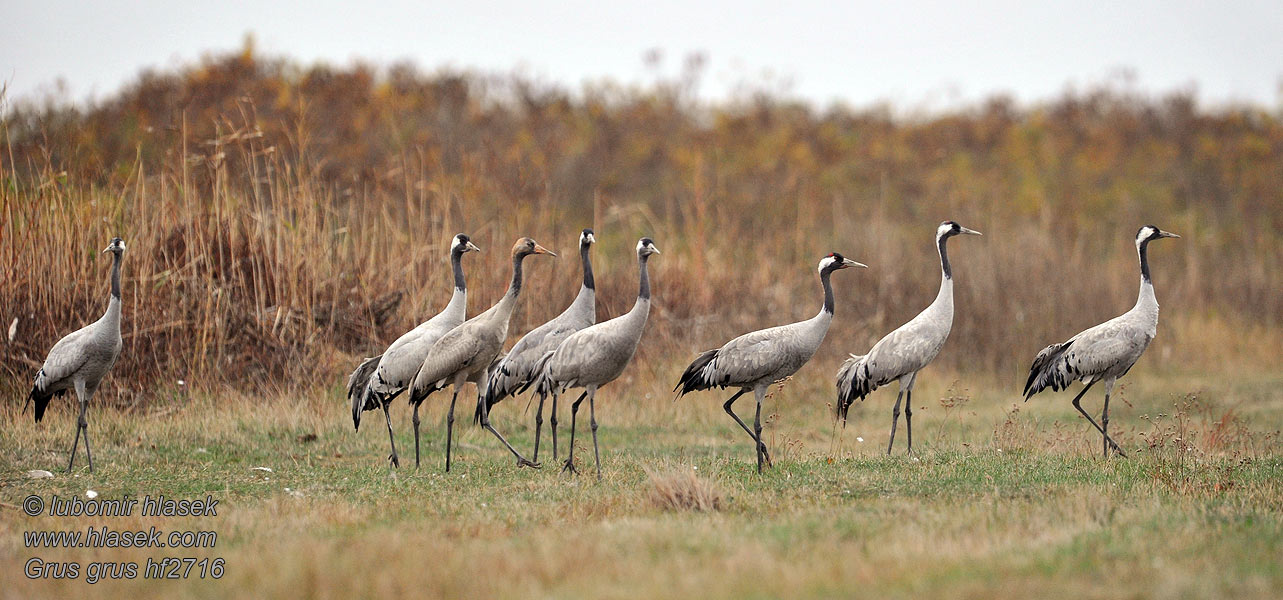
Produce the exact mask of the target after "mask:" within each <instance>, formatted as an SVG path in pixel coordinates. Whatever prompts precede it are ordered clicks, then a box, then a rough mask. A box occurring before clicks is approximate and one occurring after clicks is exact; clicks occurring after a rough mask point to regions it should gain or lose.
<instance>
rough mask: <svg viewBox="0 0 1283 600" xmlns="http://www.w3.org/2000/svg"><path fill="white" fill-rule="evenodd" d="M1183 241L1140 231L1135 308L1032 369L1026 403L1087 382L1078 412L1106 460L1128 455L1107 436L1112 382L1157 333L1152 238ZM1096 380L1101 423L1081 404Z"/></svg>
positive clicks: (1048, 352)
mask: <svg viewBox="0 0 1283 600" xmlns="http://www.w3.org/2000/svg"><path fill="white" fill-rule="evenodd" d="M1179 237H1180V236H1179V235H1176V234H1174V233H1168V232H1166V231H1163V230H1161V229H1159V228H1157V227H1155V226H1153V225H1146V226H1144V227H1141V228H1140V230H1139V231H1137V232H1136V253H1137V254H1139V255H1140V293H1139V294H1138V295H1137V297H1136V305H1135V306H1133V307H1132V309H1131V310H1129V311H1127V312H1125V313H1123V314H1121V315H1119V316H1117V317H1114V318H1112V319H1110V320H1108V321H1105V322H1104V323H1101V324H1100V325H1097V326H1095V327H1092V328H1091V329H1088V330H1086V331H1083V332H1082V333H1079V334H1078V335H1075V336H1074V337H1071V338H1069V339H1068V340H1067V341H1065V342H1063V343H1060V344H1052V345H1050V346H1047V347H1046V348H1043V349H1042V351H1041V352H1039V353H1038V356H1036V357H1034V362H1033V365H1032V366H1030V367H1029V379H1028V380H1026V381H1025V391H1024V394H1025V401H1028V400H1029V398H1031V397H1032V396H1033V395H1034V394H1037V393H1038V392H1041V391H1042V390H1044V389H1047V388H1051V389H1052V391H1057V392H1058V391H1060V390H1063V389H1065V388H1067V387H1069V384H1071V383H1073V382H1075V381H1082V382H1083V383H1086V384H1087V385H1086V386H1084V387H1083V390H1082V391H1081V392H1078V395H1077V396H1074V401H1073V404H1074V408H1076V409H1078V412H1079V413H1082V416H1084V417H1086V418H1087V421H1088V422H1090V423H1091V424H1092V426H1093V427H1095V428H1096V431H1099V432H1100V435H1101V436H1102V437H1103V438H1104V439H1103V441H1102V446H1103V452H1104V455H1105V457H1106V458H1108V457H1109V450H1110V449H1111V448H1112V449H1113V450H1114V451H1115V452H1117V453H1118V454H1119V456H1122V457H1123V458H1126V457H1127V454H1126V453H1124V452H1123V450H1122V448H1119V447H1118V444H1116V443H1114V440H1113V439H1111V438H1110V437H1109V396H1110V394H1111V393H1112V392H1113V391H1114V382H1115V381H1116V380H1117V379H1118V378H1119V377H1122V376H1123V375H1126V374H1127V371H1129V370H1131V368H1132V365H1134V364H1136V361H1137V360H1138V359H1139V358H1140V355H1141V354H1142V353H1143V352H1145V348H1148V347H1149V343H1150V342H1151V341H1153V340H1154V336H1155V335H1157V333H1158V300H1157V299H1156V298H1155V297H1154V282H1153V281H1151V280H1150V278H1149V257H1148V253H1147V251H1148V246H1149V243H1150V242H1152V241H1154V240H1158V239H1162V238H1179ZM1097 381H1103V382H1104V383H1105V406H1104V408H1103V410H1102V411H1101V415H1100V424H1099V425H1097V424H1096V421H1095V420H1094V419H1092V418H1091V415H1089V414H1087V412H1086V411H1084V410H1083V407H1082V406H1081V405H1080V404H1079V401H1080V400H1082V397H1083V394H1086V393H1087V390H1089V389H1091V386H1092V385H1094V384H1095V383H1096V382H1097Z"/></svg>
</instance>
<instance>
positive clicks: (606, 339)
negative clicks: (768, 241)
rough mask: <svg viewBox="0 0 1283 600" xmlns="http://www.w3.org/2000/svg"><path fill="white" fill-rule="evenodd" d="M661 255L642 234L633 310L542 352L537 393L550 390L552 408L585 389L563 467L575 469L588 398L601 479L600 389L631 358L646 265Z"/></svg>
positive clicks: (646, 305)
mask: <svg viewBox="0 0 1283 600" xmlns="http://www.w3.org/2000/svg"><path fill="white" fill-rule="evenodd" d="M653 254H659V248H656V247H655V242H654V241H652V240H651V239H650V238H648V237H644V238H642V239H641V240H639V241H638V242H637V265H638V269H639V271H640V276H639V280H640V287H639V289H638V292H637V300H636V301H635V302H634V303H633V308H632V310H630V311H628V312H627V313H625V314H623V315H621V316H618V317H615V318H613V319H611V320H609V321H605V322H602V323H598V324H596V325H593V326H591V327H587V328H584V329H581V330H579V331H577V332H575V333H573V334H571V335H570V337H567V338H566V339H565V341H563V342H561V344H559V345H558V346H557V349H556V350H555V351H553V352H550V353H548V354H546V355H544V360H543V361H542V363H541V365H540V366H539V372H540V373H541V376H540V382H539V390H538V391H539V393H544V394H547V393H551V394H552V395H553V400H552V402H553V406H556V404H557V395H558V394H561V393H564V392H565V391H566V390H568V389H571V388H577V387H582V388H585V389H584V392H583V393H582V394H580V395H579V399H578V400H575V403H574V404H572V405H571V406H570V449H569V450H567V451H566V463H565V466H564V467H563V470H564V471H570V472H571V473H577V472H578V471H577V470H576V469H575V417H576V415H578V414H579V404H580V403H581V402H583V401H584V398H585V397H587V398H588V417H589V420H590V423H591V426H592V448H593V458H594V460H595V461H596V463H597V478H598V479H601V453H600V452H599V451H598V448H597V410H596V407H595V404H594V402H595V399H596V397H597V389H598V388H600V387H601V386H603V385H606V384H607V383H610V382H612V381H614V380H615V379H616V378H618V377H619V376H620V374H622V373H623V372H624V368H625V367H627V366H628V363H629V362H632V360H633V354H635V353H636V352H637V345H638V343H640V342H641V336H642V331H643V330H645V328H646V319H647V317H648V316H649V315H650V276H649V275H648V273H647V271H646V263H647V261H648V260H649V259H650V257H651V255H653Z"/></svg>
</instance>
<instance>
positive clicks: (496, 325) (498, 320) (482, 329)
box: [410, 238, 556, 471]
mask: <svg viewBox="0 0 1283 600" xmlns="http://www.w3.org/2000/svg"><path fill="white" fill-rule="evenodd" d="M531 254H548V255H551V256H556V254H554V253H552V252H549V251H548V250H547V249H545V248H544V247H543V246H540V245H539V244H536V243H535V241H534V240H532V239H530V238H521V239H520V240H517V243H516V244H515V245H514V246H513V247H512V282H511V283H510V284H509V286H508V292H507V293H506V294H504V296H503V298H501V299H500V300H499V302H497V303H496V304H495V305H494V306H492V307H490V308H489V309H488V310H486V311H485V312H483V313H481V314H479V315H477V316H475V317H473V318H471V319H468V320H467V321H464V323H463V324H462V325H459V326H458V327H455V328H454V329H451V330H450V331H449V332H447V333H446V334H445V335H443V336H441V338H440V339H438V340H437V341H436V342H434V343H433V344H432V346H431V347H430V348H429V349H428V351H427V353H426V354H425V355H424V358H423V361H422V364H421V365H420V366H419V369H418V372H417V373H416V374H415V376H414V379H413V383H412V384H411V385H410V404H411V405H413V406H414V418H413V423H414V442H415V443H414V446H415V448H414V454H415V466H416V467H417V466H418V464H419V406H420V405H421V404H423V401H424V400H425V399H426V398H427V397H428V396H429V395H431V394H432V393H433V392H436V391H437V390H440V389H443V388H445V387H446V386H447V385H453V386H454V395H453V397H452V398H451V399H450V412H449V413H448V416H447V417H446V471H449V470H450V457H451V445H452V442H453V437H454V405H455V402H456V401H457V400H458V398H459V388H461V387H463V384H464V383H467V382H473V383H475V384H477V391H478V394H477V400H478V402H481V401H482V399H483V397H482V393H483V392H484V391H485V383H484V382H485V381H486V376H487V373H488V369H489V368H490V367H491V366H492V365H493V364H494V361H495V359H496V357H498V356H499V353H500V351H502V350H503V343H504V341H505V340H506V339H507V337H508V322H509V320H510V319H511V318H512V311H513V310H514V309H515V308H516V306H517V296H518V295H519V294H520V293H521V265H522V262H523V261H524V260H525V258H526V257H527V256H530V255H531ZM481 425H482V426H483V427H485V428H486V429H488V430H489V431H490V432H491V433H493V434H494V435H495V436H496V437H498V438H499V440H500V441H501V442H503V444H504V445H505V446H507V447H508V449H509V450H511V451H512V453H513V454H514V455H515V456H516V457H517V460H518V464H521V465H526V466H535V465H534V463H532V462H530V461H529V460H526V458H525V457H523V456H521V453H519V452H517V450H516V449H515V448H513V447H512V445H511V444H509V443H508V442H507V440H505V439H504V438H503V436H502V435H499V432H497V431H495V430H494V428H493V427H491V426H490V423H489V420H488V419H486V418H484V417H483V418H482V422H481Z"/></svg>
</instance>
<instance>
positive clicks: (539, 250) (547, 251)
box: [535, 244, 557, 257]
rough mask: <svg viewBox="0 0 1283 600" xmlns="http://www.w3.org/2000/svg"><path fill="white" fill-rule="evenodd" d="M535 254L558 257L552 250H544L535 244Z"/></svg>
mask: <svg viewBox="0 0 1283 600" xmlns="http://www.w3.org/2000/svg"><path fill="white" fill-rule="evenodd" d="M535 254H547V255H548V256H554V257H555V256H557V253H556V252H553V251H552V250H549V249H547V248H544V247H543V246H540V245H539V244H535Z"/></svg>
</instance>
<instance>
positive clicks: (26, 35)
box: [0, 0, 1283, 109]
mask: <svg viewBox="0 0 1283 600" xmlns="http://www.w3.org/2000/svg"><path fill="white" fill-rule="evenodd" d="M366 4H372V5H371V6H367V5H366ZM251 32H252V33H253V34H254V36H255V37H256V39H257V41H258V47H259V49H260V50H261V51H262V52H264V53H268V54H285V55H288V56H290V57H293V58H295V59H298V60H300V61H302V62H304V63H312V62H315V61H326V62H329V63H331V64H338V65H344V64H348V63H349V62H350V61H352V60H353V59H355V58H363V59H369V60H372V61H375V62H379V63H386V62H391V61H394V60H400V59H410V60H413V61H414V62H416V63H418V64H419V65H421V66H422V67H424V68H427V69H432V68H434V67H437V66H442V65H449V66H454V67H466V68H473V69H479V70H482V71H487V72H510V71H513V70H522V71H524V72H526V73H529V74H533V75H536V76H538V77H539V78H541V79H543V80H546V81H552V82H560V83H563V84H566V85H567V86H569V87H571V88H572V89H573V88H578V87H579V86H580V85H581V84H582V83H583V82H585V81H593V80H600V79H603V78H610V79H613V80H615V81H619V82H623V83H643V84H644V83H646V82H649V81H653V80H654V79H655V77H656V70H654V69H650V68H648V67H647V66H646V64H645V61H644V60H643V56H644V55H645V54H646V53H647V52H648V51H649V50H651V49H659V50H660V51H661V53H662V56H663V57H664V59H663V61H662V62H661V63H660V65H659V68H658V72H659V73H662V74H664V75H667V76H672V75H674V74H676V73H677V72H679V71H680V69H681V65H682V62H683V58H684V57H685V56H687V55H689V54H691V53H694V52H700V53H703V54H704V55H705V56H706V57H707V65H706V67H705V76H704V78H703V82H702V85H701V88H700V94H701V96H703V97H705V98H709V99H717V98H721V97H725V96H726V95H727V94H728V93H731V92H732V91H733V90H735V89H737V86H741V85H742V84H743V83H745V82H749V83H751V84H753V85H756V86H757V87H765V88H768V89H775V90H783V91H786V92H787V93H789V94H791V95H794V96H798V97H802V98H806V99H810V100H812V101H814V102H816V103H818V104H821V105H825V104H828V103H830V102H834V101H842V102H846V103H848V104H852V105H856V106H860V105H867V104H869V103H873V102H882V101H889V102H891V103H893V104H894V105H896V106H897V107H899V108H909V109H933V108H942V107H948V106H954V105H957V104H959V103H966V102H970V101H974V100H977V99H980V98H984V97H987V96H989V95H991V94H994V93H1008V94H1011V95H1014V96H1015V97H1016V98H1017V99H1019V100H1021V101H1024V102H1029V101H1037V100H1041V99H1046V98H1049V97H1053V96H1055V95H1058V94H1060V93H1061V92H1063V91H1064V90H1065V89H1067V88H1068V87H1074V88H1077V89H1082V88H1084V87H1087V86H1091V85H1096V84H1100V83H1102V82H1106V81H1115V82H1117V81H1121V77H1120V73H1126V72H1130V73H1133V74H1134V80H1133V82H1134V83H1133V84H1132V85H1133V86H1134V88H1135V89H1138V90H1141V91H1144V92H1147V93H1153V94H1162V93H1166V92H1170V91H1172V90H1176V89H1195V90H1197V93H1198V96H1199V98H1200V99H1201V100H1202V101H1203V103H1204V104H1223V103H1226V102H1252V103H1257V104H1261V105H1265V106H1267V107H1271V108H1275V107H1280V106H1283V103H1281V102H1280V100H1281V99H1283V94H1281V93H1280V89H1281V84H1283V4H1280V2H1279V0H1262V1H1247V2H1233V1H1222V2H1209V1H1189V0H1163V1H1145V2H1127V1H1117V2H1068V1H1066V2H1033V1H1007V0H969V1H966V2H919V1H886V0H881V1H877V2H863V1H860V2H856V1H846V2H813V1H810V0H802V1H797V0H795V1H793V2H787V3H786V2H772V3H758V2H745V1H740V0H736V1H720V2H699V1H693V0H685V1H681V2H674V1H668V0H651V1H648V2H644V3H634V2H615V1H611V0H595V1H590V2H580V1H574V2H552V3H540V2H534V1H533V0H516V1H506V0H502V1H496V2H484V1H474V0H462V1H460V0H455V1H451V2H427V1H422V0H420V1H412V0H410V1H405V0H398V1H391V2H378V3H362V2H353V1H351V0H312V1H310V2H298V3H295V2H287V1H272V0H266V1H265V0H258V1H254V2H241V1H235V0H225V1H222V2H209V1H208V0H206V1H202V2H194V3H185V2H181V1H178V0H140V1H136V2H121V1H117V0H96V1H82V2H69V1H66V0H44V1H20V0H0V81H4V82H7V83H8V85H9V92H10V96H11V99H12V97H14V96H26V95H30V94H33V93H39V92H42V91H48V90H52V89H54V88H53V84H54V82H55V81H57V80H59V79H62V80H63V81H65V83H66V85H67V88H68V90H69V91H70V93H71V96H72V97H73V98H75V99H83V98H90V97H94V98H102V97H104V96H106V95H109V94H110V93H112V92H114V91H115V90H117V89H118V88H119V87H120V86H121V85H122V84H123V83H125V82H128V81H130V80H131V79H132V78H133V77H134V76H135V75H136V74H137V73H138V71H139V69H140V68H142V67H145V66H150V67H162V68H165V67H177V66H181V65H185V64H191V63H193V62H195V61H197V60H198V59H199V58H200V57H201V56H202V55H204V54H206V53H209V52H211V51H213V52H219V51H228V50H234V49H236V48H239V47H240V45H241V42H242V39H243V38H244V36H245V34H246V33H251Z"/></svg>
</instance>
